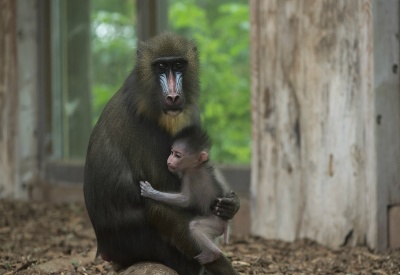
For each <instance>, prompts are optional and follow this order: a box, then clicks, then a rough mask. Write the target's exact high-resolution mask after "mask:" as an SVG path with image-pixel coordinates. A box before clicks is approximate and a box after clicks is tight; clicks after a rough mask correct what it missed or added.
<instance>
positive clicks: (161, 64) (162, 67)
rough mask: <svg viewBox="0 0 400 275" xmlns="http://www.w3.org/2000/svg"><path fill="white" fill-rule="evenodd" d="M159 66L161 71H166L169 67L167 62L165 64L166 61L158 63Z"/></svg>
mask: <svg viewBox="0 0 400 275" xmlns="http://www.w3.org/2000/svg"><path fill="white" fill-rule="evenodd" d="M157 68H158V69H159V70H160V71H165V70H166V69H167V64H165V63H158V64H157Z"/></svg>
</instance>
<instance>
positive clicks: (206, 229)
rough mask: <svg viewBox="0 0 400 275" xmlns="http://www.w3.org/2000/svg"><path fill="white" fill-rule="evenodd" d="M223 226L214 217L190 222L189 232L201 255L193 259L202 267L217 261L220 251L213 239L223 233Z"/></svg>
mask: <svg viewBox="0 0 400 275" xmlns="http://www.w3.org/2000/svg"><path fill="white" fill-rule="evenodd" d="M224 228H225V227H224V225H223V223H221V221H220V220H219V219H218V218H217V217H216V219H214V218H213V217H207V218H201V219H195V220H193V221H191V222H190V232H191V233H192V235H193V237H194V238H195V240H196V241H197V243H198V244H199V246H200V249H201V253H200V254H199V255H197V256H196V257H194V259H196V260H197V261H198V262H199V263H200V264H202V265H204V264H207V263H211V262H213V261H215V260H216V259H218V258H219V257H220V256H221V254H222V251H221V250H220V249H219V248H218V246H217V245H216V244H215V243H214V239H215V238H216V237H218V236H220V235H221V234H222V233H223V232H224Z"/></svg>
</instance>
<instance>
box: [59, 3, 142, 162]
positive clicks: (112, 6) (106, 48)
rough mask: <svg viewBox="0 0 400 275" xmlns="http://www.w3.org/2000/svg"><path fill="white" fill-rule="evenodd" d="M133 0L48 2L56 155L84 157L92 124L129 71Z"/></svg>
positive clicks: (133, 53)
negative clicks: (50, 28)
mask: <svg viewBox="0 0 400 275" xmlns="http://www.w3.org/2000/svg"><path fill="white" fill-rule="evenodd" d="M135 3H136V2H135V1H133V0H119V1H115V0H96V1H88V0H86V1H82V0H53V1H52V2H51V5H52V120H53V122H52V132H53V142H52V144H53V156H54V157H55V158H57V159H60V158H62V159H83V158H84V157H85V155H86V149H87V142H88V140H89V136H90V133H91V130H92V126H93V125H94V124H95V122H96V121H97V118H98V116H99V114H100V113H101V111H102V109H103V108H104V105H105V103H106V102H107V101H108V100H109V99H110V97H111V96H112V95H113V94H114V93H115V92H116V91H117V90H118V88H119V87H120V86H121V84H122V83H123V81H124V79H125V77H126V76H127V74H128V73H129V71H130V70H131V69H132V67H133V64H134V56H135V44H136V35H135V31H134V30H135V27H134V25H135V20H136V16H135V7H136V5H135ZM129 57H131V58H129Z"/></svg>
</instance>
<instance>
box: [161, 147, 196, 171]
mask: <svg viewBox="0 0 400 275" xmlns="http://www.w3.org/2000/svg"><path fill="white" fill-rule="evenodd" d="M198 164H199V160H198V159H197V155H196V154H190V153H189V152H188V150H187V147H186V144H184V143H179V142H178V143H174V144H173V145H172V148H171V153H170V155H169V157H168V160H167V165H168V170H169V171H171V172H172V173H180V172H184V171H185V170H186V169H188V168H193V167H196V166H197V165H198Z"/></svg>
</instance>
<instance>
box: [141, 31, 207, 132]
mask: <svg viewBox="0 0 400 275" xmlns="http://www.w3.org/2000/svg"><path fill="white" fill-rule="evenodd" d="M198 72H199V61H198V52H197V49H196V46H195V44H194V43H193V42H192V41H190V40H187V39H185V38H183V37H181V36H178V35H176V34H173V33H163V34H160V35H158V36H156V37H154V38H152V39H150V40H149V41H147V42H141V43H139V47H138V54H137V64H136V73H137V76H138V79H140V80H141V81H140V83H141V87H140V94H139V95H138V97H137V103H138V104H137V106H138V108H139V112H143V113H146V114H148V115H149V116H150V117H154V118H156V119H159V120H160V124H162V125H166V123H170V121H168V119H176V118H178V117H179V119H180V120H181V119H182V120H186V121H187V118H188V117H191V114H192V113H193V111H194V110H197V102H198V96H199V86H200V85H199V81H198ZM181 114H183V117H186V118H185V119H183V118H180V117H182V115H181ZM166 127H167V126H166Z"/></svg>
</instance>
